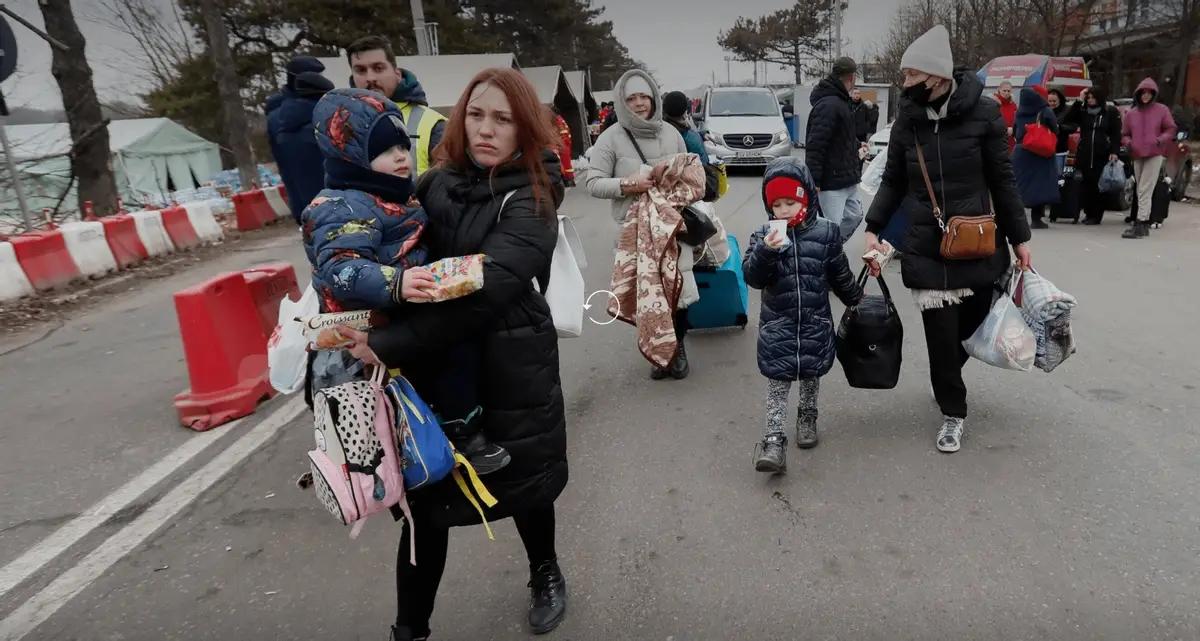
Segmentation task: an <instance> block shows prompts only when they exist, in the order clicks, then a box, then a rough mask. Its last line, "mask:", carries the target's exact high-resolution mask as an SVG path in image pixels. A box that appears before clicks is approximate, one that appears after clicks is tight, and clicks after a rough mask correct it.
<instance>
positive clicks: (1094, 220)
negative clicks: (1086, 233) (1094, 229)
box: [1081, 217, 1100, 225]
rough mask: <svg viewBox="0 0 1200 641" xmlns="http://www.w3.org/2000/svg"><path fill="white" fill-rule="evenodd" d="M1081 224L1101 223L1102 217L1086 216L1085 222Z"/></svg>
mask: <svg viewBox="0 0 1200 641" xmlns="http://www.w3.org/2000/svg"><path fill="white" fill-rule="evenodd" d="M1081 224H1083V225H1099V224H1100V219H1099V218H1091V217H1088V218H1084V219H1083V222H1082V223H1081Z"/></svg>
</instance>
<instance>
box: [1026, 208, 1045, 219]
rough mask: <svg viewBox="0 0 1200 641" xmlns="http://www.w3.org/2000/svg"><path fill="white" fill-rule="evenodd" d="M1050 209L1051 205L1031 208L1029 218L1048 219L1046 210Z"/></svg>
mask: <svg viewBox="0 0 1200 641" xmlns="http://www.w3.org/2000/svg"><path fill="white" fill-rule="evenodd" d="M1049 208H1050V206H1049V205H1037V206H1036V207H1031V208H1030V209H1029V216H1030V218H1033V219H1034V220H1041V219H1043V218H1045V217H1046V210H1047V209H1049Z"/></svg>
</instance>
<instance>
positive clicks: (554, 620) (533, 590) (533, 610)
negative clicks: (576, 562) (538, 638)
mask: <svg viewBox="0 0 1200 641" xmlns="http://www.w3.org/2000/svg"><path fill="white" fill-rule="evenodd" d="M566 615H567V579H566V578H565V577H563V574H562V570H560V569H559V568H558V560H557V559H553V560H550V561H543V562H542V563H540V564H538V566H537V567H533V568H530V571H529V628H530V630H532V631H533V633H534V634H546V633H547V632H550V631H551V630H553V629H554V628H557V627H558V624H560V623H562V621H563V617H565V616H566Z"/></svg>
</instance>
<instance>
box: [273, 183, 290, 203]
mask: <svg viewBox="0 0 1200 641" xmlns="http://www.w3.org/2000/svg"><path fill="white" fill-rule="evenodd" d="M276 187H278V188H279V195H280V196H282V197H283V202H285V203H288V204H291V201H290V200H288V196H287V188H286V187H284V186H283V183H279V184H278V185H276Z"/></svg>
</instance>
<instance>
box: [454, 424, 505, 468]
mask: <svg viewBox="0 0 1200 641" xmlns="http://www.w3.org/2000/svg"><path fill="white" fill-rule="evenodd" d="M455 447H458V451H460V452H462V453H463V456H466V457H467V460H468V461H470V462H471V467H473V468H475V473H476V474H478V475H480V476H485V475H487V474H491V473H492V472H496V471H499V470H501V469H503V468H504V467H505V466H507V465H508V464H509V463H511V462H512V455H511V454H509V453H508V450H506V449H504V448H503V447H500V446H499V445H496V444H495V443H493V442H491V441H489V440H487V438H485V437H484V436H483V432H478V433H476V434H475V435H474V436H471V437H470V438H468V439H466V441H464V442H463V443H462V446H461V447H459V444H458V443H456V444H455Z"/></svg>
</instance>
